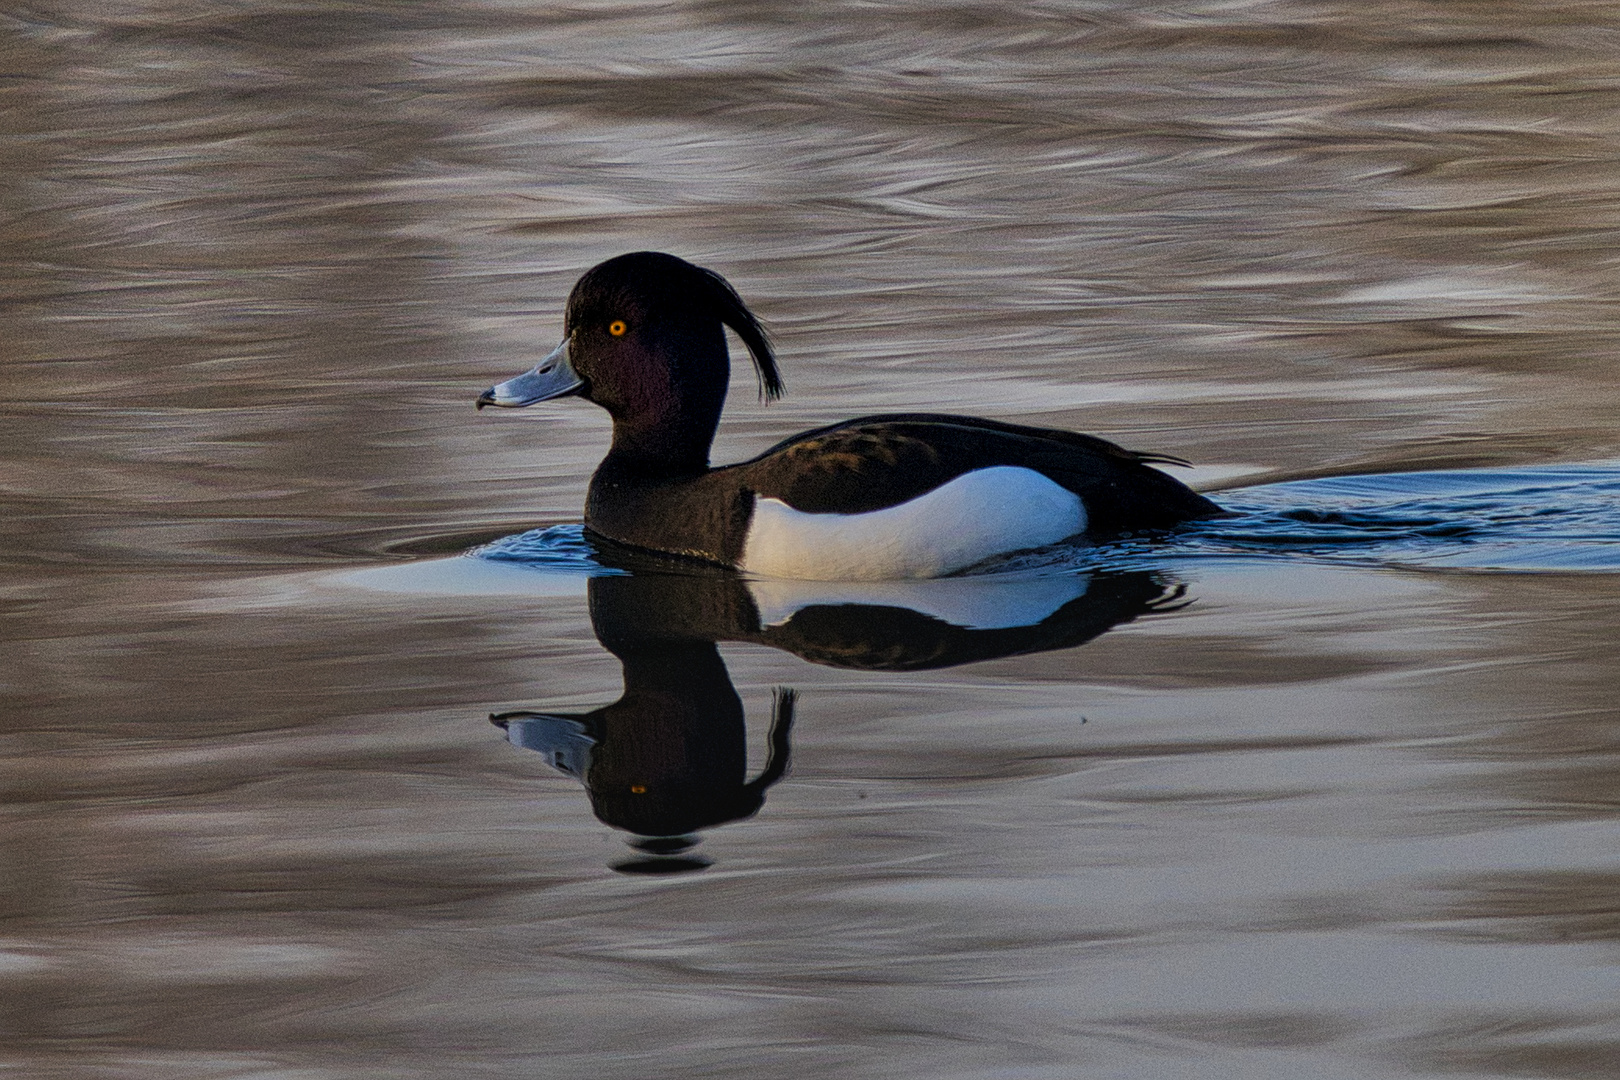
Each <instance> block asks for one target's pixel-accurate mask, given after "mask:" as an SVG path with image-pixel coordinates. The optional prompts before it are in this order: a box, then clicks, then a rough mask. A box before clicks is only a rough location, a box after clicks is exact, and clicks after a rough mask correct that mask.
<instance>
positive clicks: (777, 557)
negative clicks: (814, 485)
mask: <svg viewBox="0 0 1620 1080" xmlns="http://www.w3.org/2000/svg"><path fill="white" fill-rule="evenodd" d="M1085 527H1086V511H1085V507H1084V506H1082V505H1081V503H1080V497H1079V496H1078V495H1076V494H1074V492H1072V491H1070V490H1068V489H1067V488H1065V487H1063V486H1062V485H1061V484H1057V483H1054V482H1053V481H1051V480H1048V479H1047V478H1046V477H1044V476H1042V475H1041V474H1040V473H1038V472H1036V471H1035V470H1033V469H1023V468H1018V467H1016V466H1011V465H998V466H996V467H994V468H989V469H979V470H976V471H974V472H970V473H965V474H963V475H961V476H958V477H957V478H956V479H955V480H952V481H950V482H949V483H946V484H941V485H940V486H939V487H937V488H935V489H934V490H933V491H930V492H928V493H926V494H924V495H919V496H917V497H916V498H915V499H912V500H911V501H910V502H905V503H901V504H900V505H899V506H891V507H888V508H887V509H884V510H874V511H872V512H870V513H866V514H807V513H805V512H803V511H802V510H795V509H793V508H792V507H791V506H789V505H788V504H787V503H785V502H783V501H781V500H780V499H759V498H756V499H755V501H754V516H753V519H752V520H751V521H750V522H749V523H748V538H747V540H746V541H744V543H743V557H742V560H741V562H739V563H738V569H739V570H742V571H744V572H745V573H749V574H757V575H759V576H761V577H778V578H800V579H808V580H811V581H885V580H894V579H896V578H926V577H939V576H940V575H942V574H949V573H951V572H952V571H953V570H961V569H962V568H963V567H967V566H972V565H973V564H974V563H976V562H980V561H982V560H984V559H988V558H989V557H990V556H992V555H999V554H1002V553H1004V552H1008V551H1020V550H1022V549H1024V548H1033V547H1042V546H1044V545H1046V544H1055V543H1057V542H1058V541H1059V540H1065V539H1067V538H1068V537H1071V536H1074V535H1075V534H1076V533H1079V532H1082V531H1084V530H1085Z"/></svg>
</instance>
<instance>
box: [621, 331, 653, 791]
mask: <svg viewBox="0 0 1620 1080" xmlns="http://www.w3.org/2000/svg"><path fill="white" fill-rule="evenodd" d="M614 325H615V326H623V325H624V323H615V324H614ZM630 794H632V795H645V794H647V785H645V784H631V785H630Z"/></svg>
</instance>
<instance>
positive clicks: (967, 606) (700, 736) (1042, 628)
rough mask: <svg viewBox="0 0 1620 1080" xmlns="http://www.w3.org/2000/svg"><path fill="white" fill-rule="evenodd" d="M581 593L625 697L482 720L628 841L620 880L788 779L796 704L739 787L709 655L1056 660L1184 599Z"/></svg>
mask: <svg viewBox="0 0 1620 1080" xmlns="http://www.w3.org/2000/svg"><path fill="white" fill-rule="evenodd" d="M588 589H589V602H590V613H591V625H592V628H593V629H594V630H595V632H596V636H597V639H598V640H599V641H600V642H601V643H602V645H603V646H604V647H605V648H607V649H608V651H610V652H611V653H613V655H615V656H617V657H618V658H619V660H620V662H621V663H622V664H623V665H624V694H623V695H622V696H621V697H620V698H619V700H617V701H615V702H614V703H613V704H611V705H605V706H603V707H602V708H600V709H594V710H592V711H590V712H586V713H564V712H530V711H517V712H505V713H497V714H495V715H493V716H491V717H490V719H491V720H492V721H493V722H494V723H496V724H498V725H500V726H501V727H503V728H505V730H506V733H507V738H508V739H509V740H510V741H511V743H512V744H513V745H515V746H521V747H523V748H525V749H528V750H534V751H536V752H538V753H540V754H542V755H543V756H544V757H545V759H546V761H547V762H548V763H549V764H551V765H552V766H553V767H555V768H557V769H558V770H560V771H562V772H564V773H567V774H568V775H569V776H572V777H574V778H575V779H576V780H578V781H580V782H581V783H583V784H584V785H585V789H586V790H587V791H588V792H589V793H590V797H591V806H592V809H593V810H594V811H595V813H596V816H597V817H598V818H599V819H600V820H601V821H603V822H604V823H606V824H608V825H611V826H613V827H615V828H619V829H623V830H625V831H626V832H628V833H630V834H631V837H632V838H631V841H630V843H631V846H632V848H634V849H635V850H636V852H637V854H636V855H635V856H634V857H632V858H630V859H629V860H627V861H624V862H621V863H618V864H617V865H616V866H615V869H617V870H620V871H623V872H626V873H675V872H680V871H684V870H694V869H700V868H702V867H704V866H707V865H709V860H707V859H706V858H704V857H702V856H700V855H697V854H695V853H694V852H693V851H692V848H693V846H694V845H695V844H696V843H697V838H696V835H695V834H697V833H698V832H699V831H701V830H704V829H710V828H714V827H715V826H718V825H723V824H725V823H726V822H730V821H737V820H740V819H742V818H747V817H750V816H752V815H753V814H755V813H756V812H758V810H759V809H760V807H761V806H762V805H763V804H764V801H765V793H766V792H767V791H768V790H769V789H770V787H771V785H772V784H774V783H776V782H777V781H778V780H780V779H781V778H782V777H783V776H784V775H785V774H786V772H787V770H788V763H789V759H790V756H791V752H790V746H789V737H790V732H791V730H792V726H793V712H794V704H795V694H794V692H793V691H792V690H778V691H777V692H776V695H775V699H774V704H773V708H772V716H771V724H770V735H769V754H768V757H767V758H766V762H765V766H764V768H763V769H762V770H761V772H760V773H759V775H758V776H755V777H753V778H752V779H750V778H749V776H748V768H747V756H748V740H747V725H746V722H745V717H744V711H743V705H742V699H741V698H739V697H738V695H737V691H736V689H735V688H734V687H733V686H732V683H731V677H730V675H729V674H728V672H727V671H726V666H725V662H724V661H723V660H722V659H721V657H720V651H719V649H718V648H717V644H716V643H717V642H721V641H745V642H756V643H760V644H764V645H770V646H773V647H775V648H778V649H783V650H785V651H787V652H791V653H794V654H795V655H797V656H800V657H803V658H804V659H806V660H809V661H811V662H813V663H818V664H827V665H831V666H834V667H843V668H856V669H860V670H867V671H921V670H927V669H930V668H942V667H950V666H953V665H956V664H965V663H970V662H972V661H976V660H989V659H993V658H996V657H1003V656H1014V655H1018V654H1021V653H1031V652H1041V651H1044V650H1049V649H1062V648H1069V647H1072V646H1076V645H1080V644H1082V643H1083V642H1086V641H1089V640H1090V639H1092V638H1094V637H1096V636H1098V635H1099V634H1102V633H1104V632H1105V631H1107V630H1108V629H1110V628H1111V627H1114V626H1117V625H1119V624H1120V623H1123V622H1127V621H1129V620H1131V619H1133V618H1135V617H1136V616H1138V615H1141V614H1144V613H1148V612H1154V611H1165V610H1170V609H1174V608H1176V607H1179V606H1182V604H1183V603H1184V602H1185V601H1184V600H1183V598H1182V589H1181V587H1179V586H1171V585H1169V584H1167V583H1166V581H1165V580H1164V579H1163V578H1161V577H1159V576H1158V575H1156V574H1153V573H1145V572H1114V573H1098V574H1092V575H1068V576H1062V577H1044V578H1032V579H1025V580H1017V579H1015V580H1008V579H1005V578H992V577H983V578H971V577H966V578H948V579H943V580H931V581H926V582H893V583H874V584H863V585H834V584H829V583H821V582H787V581H783V582H776V581H772V582H760V581H747V580H744V579H742V578H739V577H736V576H735V575H731V574H724V575H722V574H717V573H716V574H705V573H702V572H699V573H684V574H671V573H658V572H654V573H631V574H622V575H616V576H608V577H595V578H592V579H591V580H590V582H589V585H588Z"/></svg>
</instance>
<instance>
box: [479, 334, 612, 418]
mask: <svg viewBox="0 0 1620 1080" xmlns="http://www.w3.org/2000/svg"><path fill="white" fill-rule="evenodd" d="M584 385H585V380H584V379H581V378H580V377H579V376H578V375H576V374H575V373H574V367H573V365H572V364H570V363H569V362H568V342H567V340H564V341H563V343H562V344H561V345H559V346H557V348H556V349H555V350H553V351H552V353H551V355H550V356H548V357H546V358H545V359H544V360H542V361H540V362H539V363H538V364H536V365H535V366H534V367H533V368H532V369H531V370H529V371H525V372H524V373H523V374H522V375H519V376H518V377H517V378H515V379H507V380H506V381H505V382H503V383H496V384H495V385H494V386H492V387H490V388H489V389H488V390H485V391H484V392H483V393H482V394H479V395H478V407H479V408H480V409H482V408H483V407H484V406H485V405H499V406H500V407H501V408H503V409H521V408H522V407H523V406H525V405H533V404H534V403H535V402H537V401H550V400H551V399H552V398H560V397H566V396H568V395H569V394H572V393H574V392H575V391H576V390H578V389H579V388H580V387H581V386H584Z"/></svg>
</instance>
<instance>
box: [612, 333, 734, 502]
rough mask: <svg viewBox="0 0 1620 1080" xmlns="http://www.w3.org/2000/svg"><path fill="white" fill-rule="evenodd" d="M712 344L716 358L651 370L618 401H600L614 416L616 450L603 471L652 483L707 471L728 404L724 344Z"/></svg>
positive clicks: (721, 341)
mask: <svg viewBox="0 0 1620 1080" xmlns="http://www.w3.org/2000/svg"><path fill="white" fill-rule="evenodd" d="M716 336H717V337H718V333H717V334H716ZM713 344H714V345H716V346H718V349H717V351H718V353H719V355H718V357H717V358H716V357H712V356H711V357H706V358H704V362H701V363H691V362H687V363H681V362H679V361H676V360H673V359H672V360H671V361H670V362H668V363H666V364H663V365H657V366H654V367H652V368H651V369H650V370H649V371H648V373H647V374H646V376H645V377H644V379H643V380H642V381H641V382H638V383H636V384H635V385H633V386H631V387H628V388H626V389H625V390H623V391H622V392H620V393H619V394H616V395H614V399H613V400H609V401H602V402H599V403H600V404H602V405H603V406H604V407H605V408H606V409H607V411H608V413H609V415H611V416H612V417H613V446H612V448H611V449H609V451H608V455H607V457H606V458H604V459H603V461H602V468H603V470H604V471H607V472H610V473H617V474H620V475H625V476H638V477H645V478H647V479H666V478H670V477H678V476H693V475H699V474H702V473H705V472H707V471H708V469H709V448H710V446H712V445H713V443H714V433H715V431H716V429H718V428H719V426H720V410H721V408H722V407H723V406H724V405H725V401H726V374H727V365H726V354H725V342H724V340H719V341H716V342H714V343H713ZM692 351H693V352H696V351H697V350H695V349H694V350H692Z"/></svg>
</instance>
